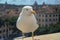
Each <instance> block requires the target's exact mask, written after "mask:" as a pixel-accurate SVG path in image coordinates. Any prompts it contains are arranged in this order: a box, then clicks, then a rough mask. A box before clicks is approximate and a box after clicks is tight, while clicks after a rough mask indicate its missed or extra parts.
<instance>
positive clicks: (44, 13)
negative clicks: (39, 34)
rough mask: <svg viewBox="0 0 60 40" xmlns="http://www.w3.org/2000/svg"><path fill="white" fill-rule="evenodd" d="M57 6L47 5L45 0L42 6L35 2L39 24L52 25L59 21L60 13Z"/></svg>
mask: <svg viewBox="0 0 60 40" xmlns="http://www.w3.org/2000/svg"><path fill="white" fill-rule="evenodd" d="M54 6H55V5H54ZM55 8H56V7H55ZM55 8H53V7H51V6H50V5H46V4H45V3H44V2H43V4H42V5H41V6H38V4H37V2H35V4H34V9H35V11H36V12H37V14H36V18H37V21H38V24H39V26H41V27H42V26H43V27H44V26H50V25H54V24H56V23H57V22H59V13H58V12H57V10H56V9H55Z"/></svg>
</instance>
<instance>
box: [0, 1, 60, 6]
mask: <svg viewBox="0 0 60 40" xmlns="http://www.w3.org/2000/svg"><path fill="white" fill-rule="evenodd" d="M35 1H36V2H37V3H38V4H42V3H43V2H45V3H46V4H60V0H0V4H1V3H3V4H4V3H5V2H7V3H8V4H15V5H33V4H34V2H35Z"/></svg>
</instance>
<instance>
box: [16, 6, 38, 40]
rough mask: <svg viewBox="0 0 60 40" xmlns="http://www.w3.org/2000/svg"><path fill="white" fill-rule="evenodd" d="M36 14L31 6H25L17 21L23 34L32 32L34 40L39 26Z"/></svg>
mask: <svg viewBox="0 0 60 40" xmlns="http://www.w3.org/2000/svg"><path fill="white" fill-rule="evenodd" d="M35 14H36V12H35V11H34V10H33V8H32V7H31V6H24V7H23V8H22V11H21V13H20V14H19V17H18V19H17V23H16V26H17V28H18V29H19V30H21V31H22V35H23V36H24V33H29V32H32V40H34V31H35V30H36V29H37V28H38V27H39V26H38V24H37V20H36V18H35ZM23 39H24V38H22V40H23Z"/></svg>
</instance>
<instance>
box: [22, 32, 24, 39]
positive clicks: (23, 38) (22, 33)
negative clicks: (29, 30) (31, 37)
mask: <svg viewBox="0 0 60 40" xmlns="http://www.w3.org/2000/svg"><path fill="white" fill-rule="evenodd" d="M22 40H24V33H23V32H22Z"/></svg>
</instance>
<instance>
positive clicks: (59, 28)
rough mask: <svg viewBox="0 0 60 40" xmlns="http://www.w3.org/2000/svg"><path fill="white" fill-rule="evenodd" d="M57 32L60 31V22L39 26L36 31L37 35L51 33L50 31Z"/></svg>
mask: <svg viewBox="0 0 60 40" xmlns="http://www.w3.org/2000/svg"><path fill="white" fill-rule="evenodd" d="M56 32H60V22H59V23H57V24H55V25H51V26H49V27H48V26H46V27H39V28H38V29H37V30H36V31H35V35H40V34H49V33H56Z"/></svg>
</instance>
